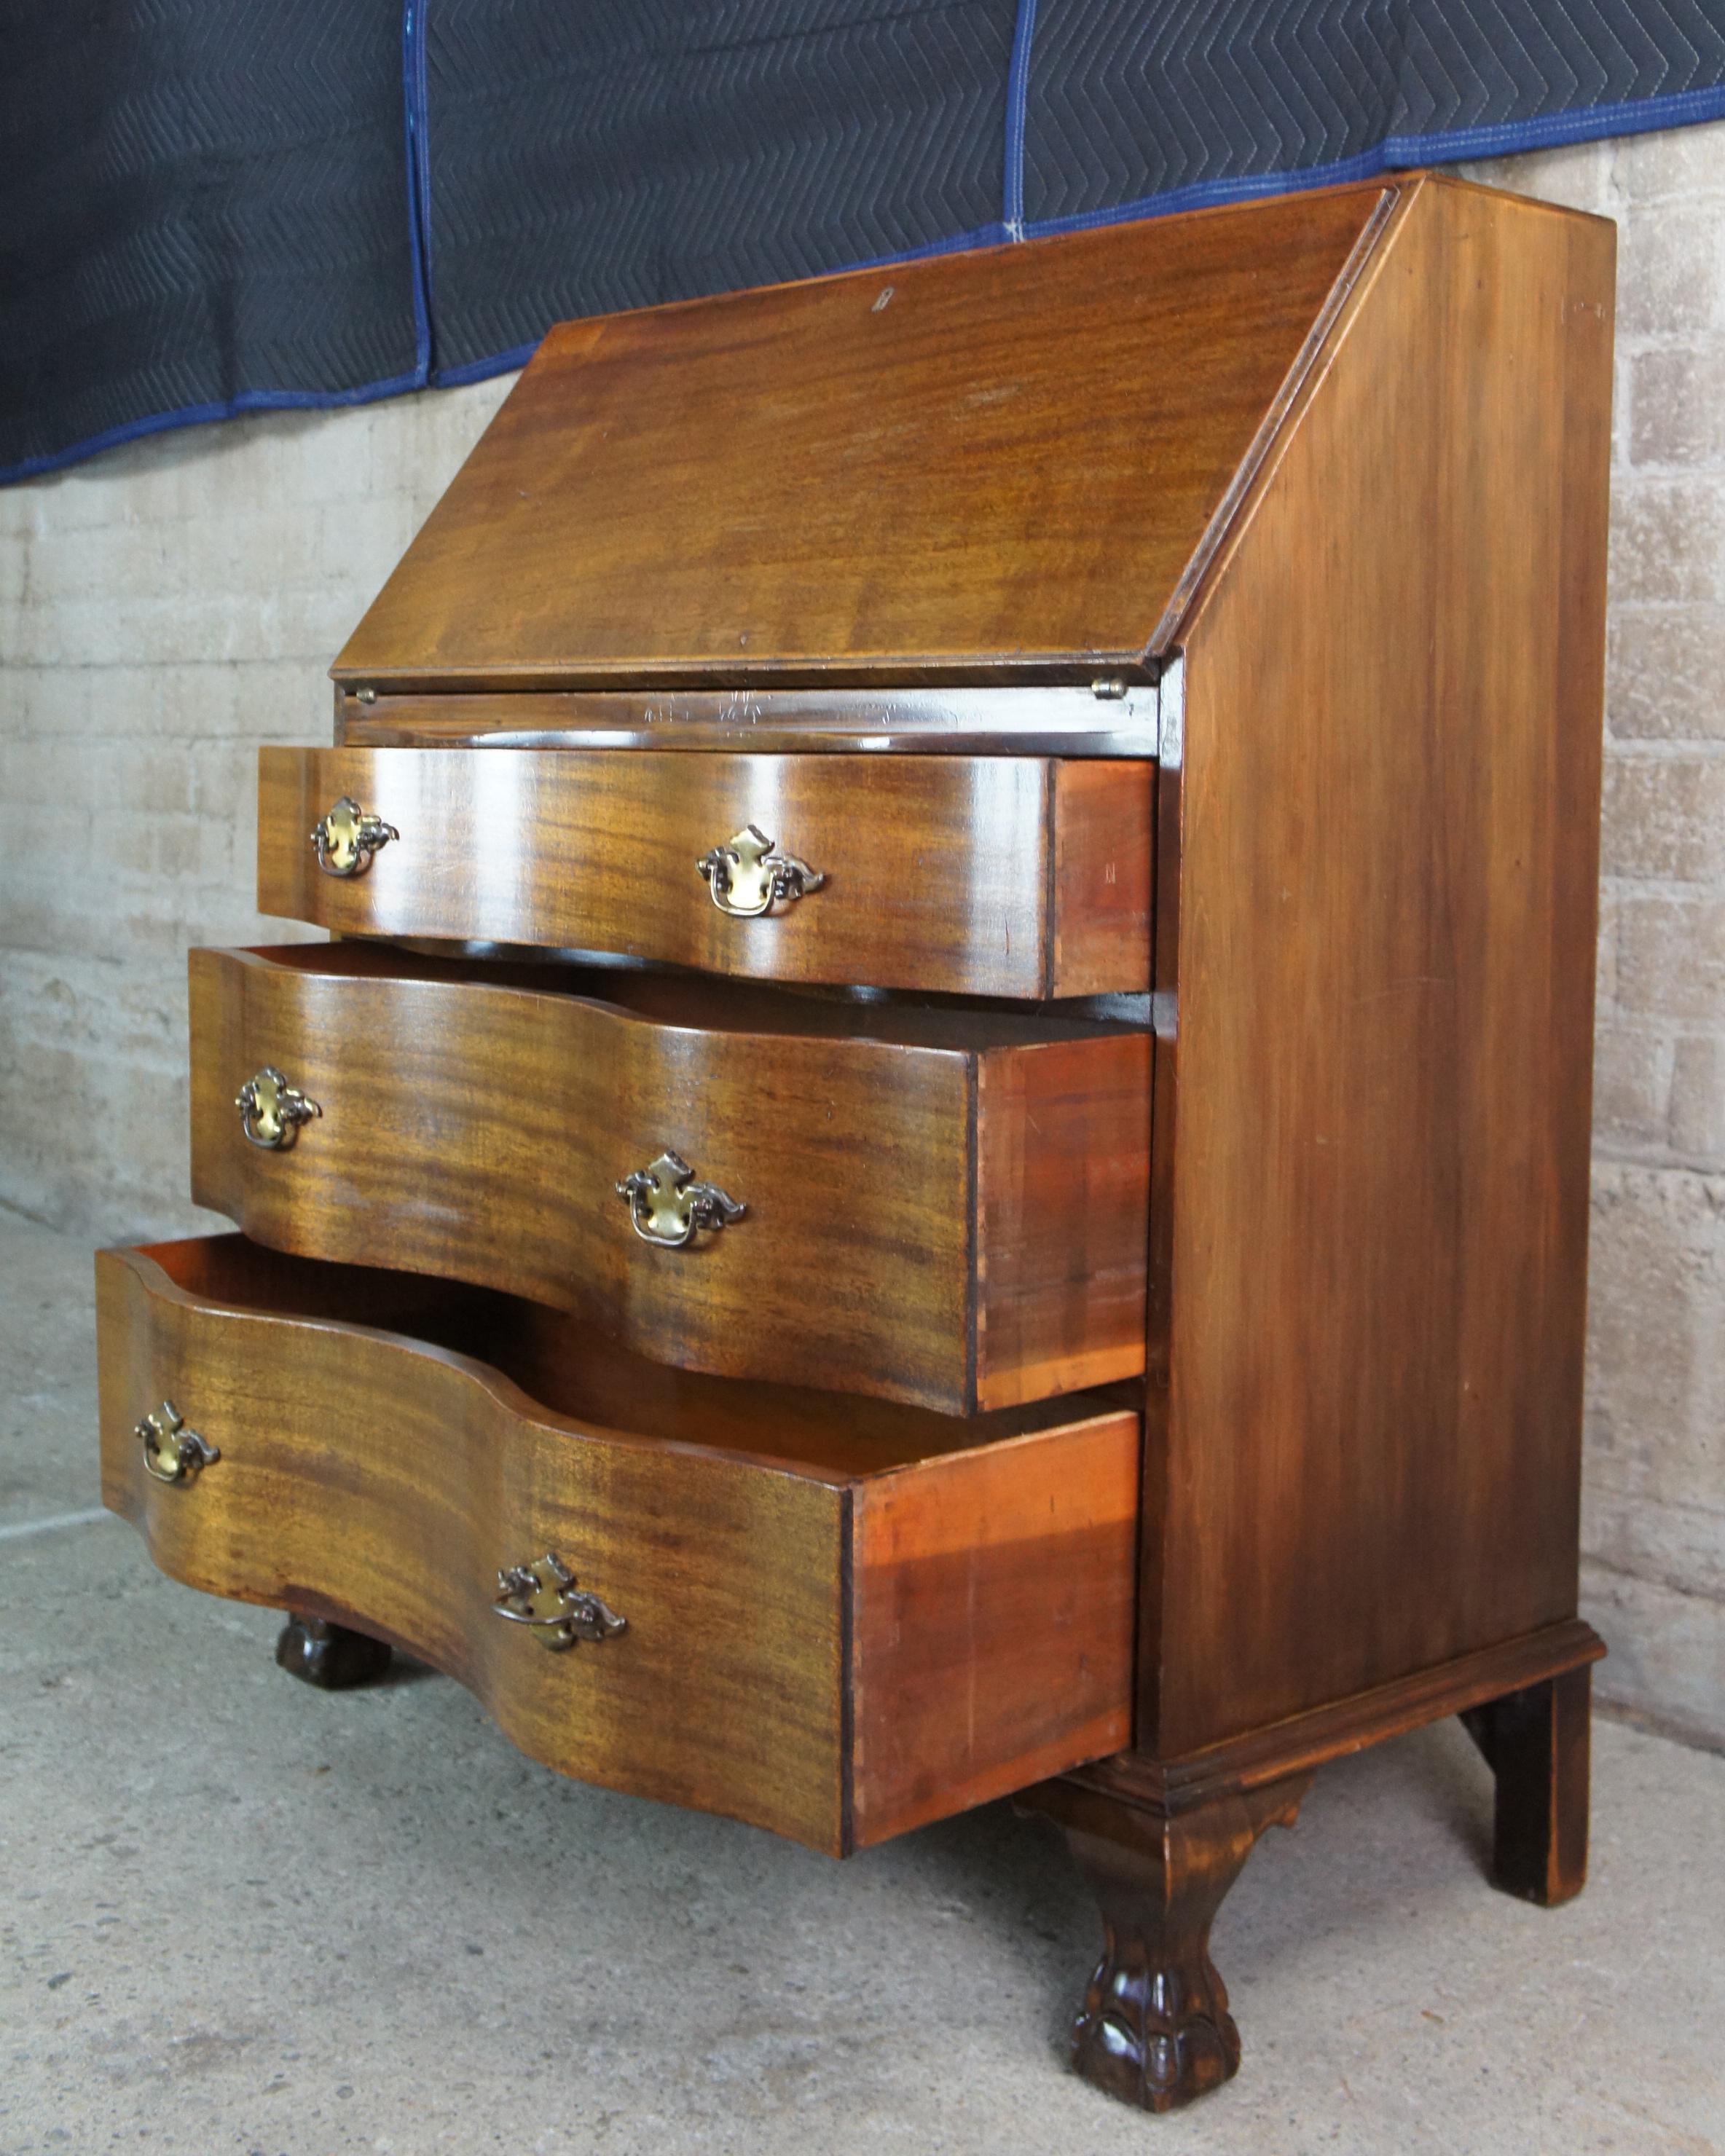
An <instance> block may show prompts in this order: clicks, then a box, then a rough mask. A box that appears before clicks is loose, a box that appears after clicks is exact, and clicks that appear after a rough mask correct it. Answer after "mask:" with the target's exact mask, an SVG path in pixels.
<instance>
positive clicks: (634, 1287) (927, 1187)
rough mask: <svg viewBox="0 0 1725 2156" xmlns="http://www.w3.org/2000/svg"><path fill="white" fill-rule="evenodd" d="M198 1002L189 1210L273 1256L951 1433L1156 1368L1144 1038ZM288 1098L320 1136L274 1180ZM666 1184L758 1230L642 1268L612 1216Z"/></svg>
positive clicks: (240, 995) (886, 1022)
mask: <svg viewBox="0 0 1725 2156" xmlns="http://www.w3.org/2000/svg"><path fill="white" fill-rule="evenodd" d="M530 984H531V985H530ZM577 989H581V990H584V991H585V993H574V992H573V991H575V990H577ZM191 1002H192V1041H193V1101H192V1129H193V1193H194V1195H195V1196H196V1198H197V1199H198V1203H199V1204H203V1205H208V1206H209V1207H211V1208H212V1209H214V1210H216V1211H218V1212H222V1213H225V1214H227V1215H228V1218H229V1219H233V1220H234V1221H235V1222H237V1223H238V1224H239V1225H240V1226H241V1227H243V1228H244V1229H245V1230H246V1232H247V1233H248V1234H249V1235H253V1236H254V1237H256V1238H257V1239H258V1240H260V1241H263V1242H265V1243H269V1244H270V1245H274V1246H275V1247H277V1248H279V1249H282V1250H293V1251H296V1252H298V1253H300V1254H301V1255H306V1256H311V1257H321V1258H329V1259H333V1260H341V1261H345V1262H349V1263H356V1264H372V1265H385V1266H392V1267H400V1268H406V1269H408V1270H414V1271H419V1272H427V1273H436V1274H444V1275H449V1276H453V1277H454V1278H457V1279H460V1280H466V1281H475V1282H478V1283H480V1284H484V1285H489V1286H496V1287H501V1288H505V1289H507V1290H509V1291H511V1292H513V1293H515V1294H517V1295H522V1296H531V1297H533V1298H534V1299H536V1300H537V1301H542V1302H546V1303H550V1304H552V1305H555V1306H557V1307H559V1308H562V1309H567V1310H571V1311H574V1312H577V1313H578V1314H579V1315H580V1316H582V1317H583V1318H585V1319H587V1320H588V1322H592V1323H593V1324H595V1325H597V1326H598V1327H600V1328H601V1329H602V1330H603V1331H605V1332H608V1333H609V1334H611V1335H612V1336H613V1337H616V1338H617V1339H619V1341H621V1342H623V1343H624V1344H625V1345H627V1346H629V1347H634V1348H636V1349H638V1350H639V1351H640V1352H642V1353H646V1354H649V1355H651V1356H654V1357H656V1358H659V1359H660V1360H662V1361H665V1362H669V1363H677V1364H680V1365H681V1366H683V1367H685V1368H691V1369H697V1370H704V1371H707V1372H711V1373H714V1374H717V1375H721V1376H736V1377H754V1378H773V1379H778V1380H781V1381H783V1382H787V1383H811V1384H820V1385H825V1386H830V1387H834V1388H839V1389H849V1390H852V1391H856V1392H860V1393H867V1394H878V1395H881V1396H884V1397H887V1398H891V1399H901V1400H906V1401H912V1402H916V1403H920V1404H923V1405H926V1406H930V1407H934V1408H938V1409H943V1410H946V1411H947V1412H952V1413H967V1412H969V1411H971V1410H973V1409H978V1408H983V1409H985V1408H990V1407H994V1406H1003V1405H1009V1404H1012V1403H1013V1402H1014V1401H1016V1400H1019V1399H1025V1398H1029V1397H1031V1396H1034V1395H1035V1394H1042V1393H1053V1392H1057V1391H1069V1390H1074V1389H1077V1388H1079V1387H1081V1386H1084V1385H1091V1384H1099V1383H1107V1382H1110V1381H1111V1380H1115V1379H1119V1378H1127V1377H1131V1376H1133V1375H1135V1374H1136V1373H1137V1372H1138V1371H1139V1370H1140V1369H1142V1365H1143V1357H1144V1315H1143V1310H1144V1305H1143V1275H1144V1238H1143V1219H1144V1207H1145V1203H1146V1191H1147V1179H1148V1173H1149V1168H1148V1158H1149V1130H1148V1113H1147V1085H1148V1076H1149V1053H1148V1050H1149V1044H1148V1039H1147V1035H1146V1034H1145V1033H1144V1032H1143V1031H1142V1029H1140V1028H1137V1027H1133V1026H1129V1025H1121V1024H1104V1023H1096V1022H1081V1021H1077V1020H1063V1019H1054V1018H1050V1017H1040V1016H1032V1015H1029V1014H1026V1015H1022V1016H1021V1015H1018V1014H1013V1013H1011V1012H1007V1011H1000V1010H994V1011H988V1010H977V1009H965V1008H963V1007H956V1006H947V1007H919V1006H916V1005H915V1004H857V1003H845V1002H840V1001H837V1000H834V999H831V998H812V997H809V996H790V995H786V994H783V993H776V992H773V991H768V990H762V989H748V988H741V987H737V986H735V985H732V986H721V984H718V983H711V982H706V981H703V980H701V979H700V978H698V977H694V976H685V977H676V976H673V975H667V974H652V973H628V972H618V971H613V972H608V973H598V972H583V971H582V970H581V969H578V968H552V967H540V968H532V967H521V968H511V969H505V968H499V967H497V966H495V965H492V966H490V967H487V966H485V965H483V964H480V963H478V962H470V963H467V964H455V963H448V962H438V961H435V960H432V959H428V958H424V957H416V956H413V955H412V954H409V953H407V952H395V951H392V950H389V949H388V948H387V947H382V946H377V945H372V946H367V945H364V944H360V943H347V944H340V945H336V946H331V947H322V948H320V947H316V946H309V945H296V946H290V947H284V948H282V949H280V950H277V951H275V952H212V951H202V952H193V956H192V962H191ZM265 1065H275V1067H277V1068H278V1069H280V1070H282V1071H283V1072H285V1075H286V1076H287V1077H288V1078H289V1079H290V1081H292V1082H293V1083H294V1084H295V1086H299V1087H300V1088H301V1089H302V1090H303V1091H305V1093H307V1094H308V1095H309V1096H311V1098H312V1099H313V1100H315V1101H316V1102H317V1103H318V1104H319V1106H321V1110H322V1114H321V1117H320V1118H319V1119H318V1120H317V1121H316V1122H312V1123H310V1124H309V1125H307V1126H306V1127H305V1128H304V1129H303V1130H302V1131H301V1132H300V1134H299V1136H298V1137H297V1139H296V1141H295V1142H294V1144H293V1145H292V1146H291V1147H288V1148H285V1149H283V1150H280V1151H278V1152H268V1151H264V1150H261V1149H260V1148H259V1147H256V1146H254V1145H252V1144H250V1143H249V1142H247V1139H246V1137H245V1136H244V1132H243V1130H242V1127H241V1122H240V1117H239V1113H238V1111H237V1110H236V1108H235V1106H234V1099H235V1096H236V1094H237V1093H238V1091H239V1088H240V1086H242V1085H243V1084H244V1081H246V1080H247V1079H248V1078H249V1077H250V1076H251V1075H253V1074H254V1072H255V1071H257V1070H259V1069H260V1068H262V1067H264V1066H265ZM979 1103H980V1104H981V1105H980V1106H979ZM666 1151H675V1152H678V1153H680V1156H681V1157H682V1158H683V1159H684V1160H685V1162H687V1163H689V1165H690V1166H691V1168H693V1169H694V1170H695V1172H696V1174H697V1175H698V1176H700V1177H702V1178H706V1179H709V1180H711V1181H712V1182H715V1183H718V1184H719V1185H720V1186H721V1188H723V1189H724V1190H725V1191H726V1193H727V1194H728V1195H729V1196H730V1197H731V1198H732V1199H735V1200H737V1202H739V1203H741V1204H744V1205H746V1206H747V1209H748V1210H747V1214H746V1215H745V1216H744V1217H743V1218H742V1219H741V1220H739V1221H737V1222H736V1223H735V1224H732V1225H731V1226H728V1227H726V1228H725V1229H722V1230H721V1231H720V1232H717V1233H714V1234H711V1235H701V1236H700V1237H698V1238H697V1240H696V1241H695V1242H694V1243H692V1244H691V1245H689V1246H688V1247H686V1248H684V1249H681V1250H666V1249H660V1248H655V1247H654V1246H653V1245H650V1244H649V1243H646V1242H644V1241H643V1240H641V1239H640V1238H639V1236H638V1235H636V1234H635V1233H634V1229H633V1228H632V1226H631V1224H630V1219H629V1207H628V1204H626V1203H625V1201H624V1199H621V1198H619V1196H618V1194H617V1191H616V1187H615V1186H616V1185H617V1183H619V1180H621V1179H622V1178H624V1177H625V1176H627V1175H628V1174H629V1173H631V1172H632V1171H633V1170H634V1169H635V1168H644V1167H646V1166H647V1165H648V1164H649V1163H651V1162H653V1161H654V1160H655V1158H658V1157H659V1156H660V1154H661V1153H663V1152H666Z"/></svg>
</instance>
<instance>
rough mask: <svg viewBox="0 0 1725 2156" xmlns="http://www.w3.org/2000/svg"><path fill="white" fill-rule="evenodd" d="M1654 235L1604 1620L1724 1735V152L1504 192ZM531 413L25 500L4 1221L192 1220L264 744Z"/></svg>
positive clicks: (1621, 639) (1630, 447) (1620, 680)
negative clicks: (191, 965)
mask: <svg viewBox="0 0 1725 2156" xmlns="http://www.w3.org/2000/svg"><path fill="white" fill-rule="evenodd" d="M1474 169H1475V171H1476V176H1477V177H1481V178H1486V179H1489V180H1491V181H1492V182H1495V183H1496V184H1498V185H1501V186H1506V187H1514V188H1517V189H1519V190H1520V191H1522V192H1523V193H1532V194H1540V195H1544V196H1547V197H1549V198H1553V199H1556V200H1563V201H1567V202H1571V203H1575V204H1577V205H1579V206H1580V207H1583V208H1589V209H1593V210H1596V211H1599V212H1600V213H1604V214H1605V215H1609V216H1611V217H1613V218H1615V219H1616V220H1617V222H1618V224H1619V228H1620V317H1619V336H1620V341H1619V354H1620V357H1619V363H1618V380H1617V417H1616V444H1615V473H1614V482H1613V483H1614V492H1615V508H1614V522H1613V538H1612V599H1611V617H1610V649H1609V690H1608V711H1607V717H1606V728H1607V737H1606V784H1605V808H1604V883H1603V890H1602V899H1603V906H1602V913H1603V921H1602V934H1601V944H1600V981H1599V987H1600V998H1599V1033H1598V1060H1597V1070H1596V1088H1597V1092H1596V1130H1595V1138H1596V1142H1595V1171H1594V1242H1593V1260H1592V1275H1593V1287H1592V1304H1591V1327H1590V1330H1591V1340H1590V1358H1589V1394H1588V1423H1587V1447H1588V1450H1587V1485H1586V1515H1585V1522H1584V1539H1585V1548H1586V1556H1585V1560H1584V1609H1586V1611H1587V1613H1588V1614H1589V1615H1590V1616H1591V1617H1592V1618H1593V1620H1594V1622H1595V1623H1597V1624H1598V1625H1599V1627H1600V1629H1601V1630H1602V1631H1604V1633H1605V1635H1606V1636H1607V1638H1608V1640H1609V1641H1610V1643H1611V1646H1612V1650H1613V1652H1612V1658H1611V1660H1610V1661H1608V1662H1607V1663H1605V1664H1604V1666H1603V1668H1602V1670H1601V1671H1600V1673H1599V1691H1600V1693H1601V1696H1602V1697H1606V1698H1609V1699H1611V1700H1613V1701H1615V1702H1618V1703H1619V1704H1620V1705H1621V1706H1622V1707H1625V1708H1626V1709H1628V1710H1629V1711H1631V1712H1637V1713H1640V1714H1643V1715H1645V1716H1647V1717H1651V1719H1653V1720H1654V1721H1656V1722H1658V1723H1660V1724H1661V1725H1662V1726H1664V1727H1671V1728H1674V1729H1676V1730H1679V1731H1681V1732H1686V1733H1688V1734H1690V1735H1692V1736H1694V1737H1696V1738H1699V1739H1701V1740H1702V1741H1704V1742H1709V1743H1714V1744H1717V1745H1720V1746H1725V697H1722V695H1721V691H1720V688H1719V686H1718V685H1719V683H1720V682H1721V680H1725V126H1710V127H1706V128H1697V129H1691V130H1686V131H1678V132H1673V133H1670V134H1661V135H1649V136H1640V137H1637V138H1635V139H1632V140H1630V141H1623V142H1615V143H1613V142H1606V143H1599V144H1595V145H1590V146H1586V147H1584V148H1579V149H1574V150H1566V151H1552V152H1546V153H1542V154H1540V155H1538V156H1535V157H1524V158H1517V159H1514V160H1507V161H1504V162H1500V163H1498V164H1496V165H1493V166H1491V167H1476V168H1474ZM507 388H508V383H507V382H505V381H499V382H488V383H484V384H480V385H479V386H477V387H475V388H470V389H465V390H456V391H444V392H439V393H429V394H425V395H421V396H418V397H413V398H401V399H398V400H396V401H394V402H393V403H387V404H382V405H376V406H371V407H367V408H361V409H357V410H353V411H347V412H336V413H307V414H295V415H291V416H270V417H260V418H253V419H248V420H244V421H239V422H236V423H230V424H228V425H225V426H221V427H215V428H203V429H196V430H193V431H192V432H189V433H185V434H172V435H164V436H161V437H158V438H157V439H153V440H151V441H147V442H144V443H141V444H135V445H133V446H131V447H130V448H127V449H121V450H118V451H115V452H111V453H110V454H107V455H105V456H104V457H101V458H98V459H95V461H94V462H92V463H91V464H89V465H85V466H82V467H80V468H78V469H75V470H71V471H69V472H66V473H64V474H61V475H57V476H54V477H52V478H49V479H46V480H40V481H37V482H34V483H33V484H32V485H27V486H23V487H18V488H13V489H11V490H4V491H0V819H3V822H0V829H4V831H5V833H6V834H7V841H8V843H6V844H4V845H0V1204H7V1205H9V1206H11V1207H13V1208H15V1209H18V1210H19V1211H21V1212H23V1213H25V1214H28V1215H29V1216H30V1217H31V1218H33V1219H39V1220H44V1221H48V1222H50V1223H52V1224H55V1225H58V1226H61V1227H64V1228H67V1229H72V1230H74V1232H76V1233H78V1234H80V1235H86V1236H88V1237H90V1239H91V1240H99V1239H100V1240H119V1239H121V1238H133V1237H138V1236H142V1235H152V1234H164V1233H172V1232H191V1231H193V1229H197V1228H198V1227H200V1226H209V1225H214V1224H216V1223H214V1222H213V1221H212V1220H211V1219H209V1217H208V1216H203V1215H199V1214H196V1213H195V1212H194V1211H193V1209H192V1208H191V1206H190V1205H189V1204H188V1203H187V1200H186V1197H185V1191H186V1187H187V1158H186V1157H187V1139H186V1106H185V1089H186V1061H185V1018H186V1013H185V952H186V949H187V946H188V945H190V944H193V943H234V942H258V941H278V942H280V941H285V940H287V939H288V938H290V937H294V936H295V935H300V934H305V933H307V932H305V931H303V930H296V929H295V928H294V927H291V926H290V925H288V924H284V923H281V922H277V921H264V920H261V919H259V916H257V915H256V914H255V913H254V911H253V910H252V901H251V887H252V847H253V839H254V833H253V814H254V808H253V775H254V751H255V749H256V747H257V745H258V744H259V742H270V741H275V742H304V741H316V740H321V739H326V738H327V735H328V727H329V717H330V701H329V690H328V685H327V684H326V680H325V679H324V670H325V669H326V666H327V665H328V664H329V661H330V660H331V657H332V656H333V654H334V653H335V652H336V649H338V648H339V646H340V645H341V643H342V641H343V640H344V639H345V638H346V636H347V632H348V630H349V629H351V628H352V624H353V623H354V622H355V621H356V620H357V618H358V616H359V614H360V613H361V611H362V608H364V606H365V604H366V603H367V600H368V599H369V598H371V596H372V593H374V592H375V591H376V589H377V586H378V585H379V584H380V583H382V579H383V577H384V576H385V575H386V573H387V572H388V570H389V568H390V567H391V566H392V565H393V562H394V561H395V560H396V558H397V557H398V555H399V554H400V552H401V551H402V549H403V547H404V546H405V545H406V543H407V542H408V538H409V537H410V536H411V535H412V533H413V531H414V530H415V529H416V528H417V526H418V524H419V522H420V521H421V520H422V519H423V517H424V515H425V513H426V511H428V510H429V507H430V506H431V504H432V502H433V501H434V500H435V499H436V497H437V495H438V494H439V492H440V491H441V490H442V488H443V487H444V485H445V484H446V483H447V481H448V480H449V477H450V475H452V474H453V472H454V470H455V468H456V466H457V465H459V462H460V461H461V459H462V458H463V457H464V456H465V454H466V453H467V450H468V449H469V448H470V446H471V444H472V443H473V442H474V440H475V439H476V438H477V436H478V434H480V430H481V429H482V428H483V427H484V425H485V422H486V420H487V419H488V418H490V414H491V413H492V412H493V411H494V410H495V408H496V405H497V404H498V403H499V402H500V401H501V398H502V396H503V395H504V393H506V389H507Z"/></svg>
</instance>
